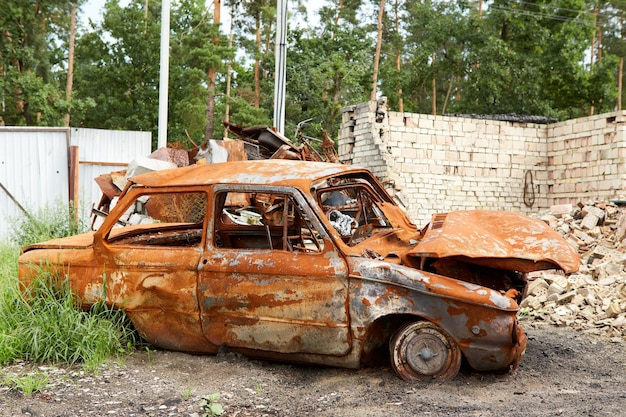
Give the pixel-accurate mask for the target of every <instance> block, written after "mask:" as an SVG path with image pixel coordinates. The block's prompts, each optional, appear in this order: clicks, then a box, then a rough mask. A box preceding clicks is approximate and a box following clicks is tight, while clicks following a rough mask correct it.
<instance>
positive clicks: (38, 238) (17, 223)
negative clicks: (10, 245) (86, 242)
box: [10, 202, 86, 247]
mask: <svg viewBox="0 0 626 417" xmlns="http://www.w3.org/2000/svg"><path fill="white" fill-rule="evenodd" d="M10 223H11V225H10V228H11V239H12V241H13V242H14V243H15V244H16V245H18V246H19V247H23V246H26V245H30V244H33V243H37V242H43V241H46V240H50V239H54V238H58V237H65V236H71V235H75V234H77V233H80V232H83V231H85V229H86V226H85V225H84V224H82V223H81V222H80V221H79V220H78V218H77V216H76V209H75V208H74V207H73V206H72V205H71V204H70V206H69V207H64V204H63V203H60V202H59V203H58V204H57V205H56V207H48V206H46V207H44V208H41V209H39V210H37V212H36V213H34V214H31V215H28V216H22V217H19V218H16V219H12V221H11V222H10Z"/></svg>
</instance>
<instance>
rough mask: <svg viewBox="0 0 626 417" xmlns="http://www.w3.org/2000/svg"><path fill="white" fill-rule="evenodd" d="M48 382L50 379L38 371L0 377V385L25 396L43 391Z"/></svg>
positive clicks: (44, 373)
mask: <svg viewBox="0 0 626 417" xmlns="http://www.w3.org/2000/svg"><path fill="white" fill-rule="evenodd" d="M49 380H50V377H49V375H48V374H47V373H46V372H39V371H35V372H29V373H27V374H24V375H16V374H5V375H0V385H4V386H6V387H9V388H10V389H12V390H16V391H21V392H22V393H23V394H24V395H26V396H29V395H31V394H33V393H35V392H40V391H41V390H43V389H44V388H45V387H46V386H47V385H48V381H49Z"/></svg>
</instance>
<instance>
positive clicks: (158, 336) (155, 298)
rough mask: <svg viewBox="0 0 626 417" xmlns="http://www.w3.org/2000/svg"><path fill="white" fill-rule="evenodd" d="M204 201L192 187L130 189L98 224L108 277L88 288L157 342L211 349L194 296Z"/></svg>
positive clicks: (203, 195) (98, 247) (181, 347)
mask: <svg viewBox="0 0 626 417" xmlns="http://www.w3.org/2000/svg"><path fill="white" fill-rule="evenodd" d="M207 202H208V198H207V193H206V192H202V191H199V190H195V189H192V190H184V189H180V188H172V189H158V190H143V191H142V190H141V189H137V190H131V192H130V193H129V194H127V195H126V197H125V198H124V200H123V201H121V202H120V203H119V205H120V207H118V208H116V209H115V211H112V213H111V215H110V216H109V218H107V219H106V222H105V223H104V225H103V228H102V229H101V230H100V231H99V232H97V235H96V237H97V238H96V242H97V243H96V248H95V253H96V256H97V258H98V264H100V265H102V271H103V272H102V273H103V282H102V284H99V285H97V286H93V287H92V288H90V289H87V291H89V292H92V293H103V294H105V295H106V297H107V300H108V301H109V302H110V303H111V304H113V305H115V306H116V307H119V308H122V309H123V310H124V311H125V312H126V313H127V315H128V317H129V318H130V319H131V320H132V322H133V324H134V325H135V327H136V328H137V330H138V331H139V333H140V334H141V336H142V337H143V338H144V339H146V340H147V341H148V342H150V343H151V344H153V345H155V346H157V347H161V348H165V349H173V350H185V351H193V352H211V351H213V350H214V349H212V348H211V346H210V345H209V344H208V343H207V341H206V339H205V338H204V336H203V333H202V330H201V325H200V318H199V308H198V300H197V298H196V296H197V290H196V285H197V274H198V271H197V268H198V263H199V261H200V258H201V255H202V252H203V249H202V248H203V241H204V240H205V236H204V230H206V226H205V224H206V223H205V217H206V216H205V213H206V211H207V208H206V207H207Z"/></svg>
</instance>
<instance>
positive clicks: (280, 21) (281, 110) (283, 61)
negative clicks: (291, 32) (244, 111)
mask: <svg viewBox="0 0 626 417" xmlns="http://www.w3.org/2000/svg"><path fill="white" fill-rule="evenodd" d="M275 54H276V67H275V71H274V77H275V78H274V127H275V128H276V131H278V133H280V134H284V133H285V94H286V78H287V77H286V72H287V0H278V3H277V8H276V48H275Z"/></svg>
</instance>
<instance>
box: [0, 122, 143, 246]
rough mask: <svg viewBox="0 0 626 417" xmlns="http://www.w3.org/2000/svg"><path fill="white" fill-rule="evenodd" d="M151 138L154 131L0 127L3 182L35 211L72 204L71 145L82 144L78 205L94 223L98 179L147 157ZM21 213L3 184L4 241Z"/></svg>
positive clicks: (0, 231) (0, 216) (0, 227)
mask: <svg viewBox="0 0 626 417" xmlns="http://www.w3.org/2000/svg"><path fill="white" fill-rule="evenodd" d="M70 137H71V138H70ZM151 142H152V137H151V133H150V132H133V131H120V130H101V129H79V128H71V129H67V128H32V127H0V183H2V185H3V186H4V187H5V188H6V189H7V190H8V191H9V192H10V193H11V195H12V196H13V197H14V198H15V200H17V202H18V203H19V204H20V205H22V206H24V208H26V209H27V210H28V211H32V212H33V213H35V212H37V210H39V209H42V208H45V207H46V206H49V207H55V206H57V205H58V204H60V203H61V202H67V201H68V200H69V153H70V152H69V147H70V145H71V146H78V150H79V164H80V165H79V174H78V175H79V191H78V193H79V195H78V198H79V203H78V206H79V207H78V209H79V211H80V216H81V219H82V220H83V221H85V222H86V223H87V224H89V218H90V212H91V206H92V204H97V203H98V201H100V196H101V193H100V189H99V187H98V185H97V184H96V183H95V181H94V180H93V179H94V178H96V177H97V176H99V175H101V174H105V173H109V172H111V171H119V170H123V169H126V166H127V165H128V163H129V162H130V161H132V160H133V159H135V158H137V157H140V156H148V155H149V154H150V152H151ZM21 215H22V213H21V210H20V209H19V207H18V205H17V204H16V203H15V202H13V200H12V199H11V197H9V196H8V195H7V193H6V192H5V191H4V190H2V188H0V239H5V238H8V237H9V235H10V227H9V222H11V221H12V220H13V219H15V218H17V217H20V216H21Z"/></svg>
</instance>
